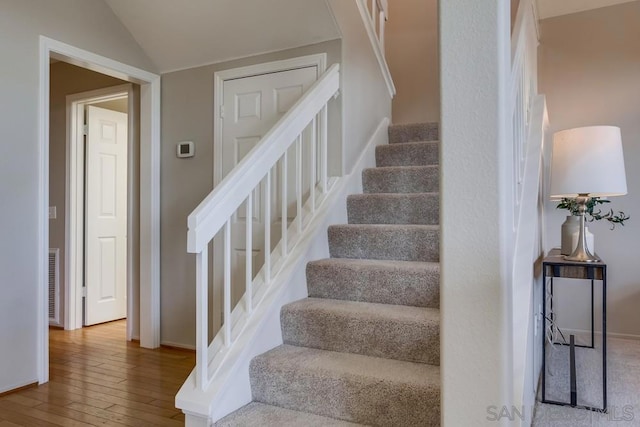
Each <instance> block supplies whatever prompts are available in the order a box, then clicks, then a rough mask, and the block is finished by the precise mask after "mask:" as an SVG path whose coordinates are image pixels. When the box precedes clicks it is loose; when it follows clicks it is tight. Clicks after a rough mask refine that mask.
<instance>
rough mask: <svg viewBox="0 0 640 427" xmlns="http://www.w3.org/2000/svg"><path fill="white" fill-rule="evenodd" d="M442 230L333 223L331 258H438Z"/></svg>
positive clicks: (403, 259)
mask: <svg viewBox="0 0 640 427" xmlns="http://www.w3.org/2000/svg"><path fill="white" fill-rule="evenodd" d="M439 234H440V233H439V231H438V230H437V229H434V228H432V227H428V226H409V225H407V226H388V227H385V226H357V225H352V226H331V227H329V253H330V254H331V257H332V258H357V259H384V260H398V261H428V262H437V261H438V260H439V244H440V243H439V241H440V236H439Z"/></svg>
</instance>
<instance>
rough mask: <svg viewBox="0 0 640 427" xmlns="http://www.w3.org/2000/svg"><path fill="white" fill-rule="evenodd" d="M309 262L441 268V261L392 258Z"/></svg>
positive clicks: (363, 266) (413, 268) (404, 268)
mask: <svg viewBox="0 0 640 427" xmlns="http://www.w3.org/2000/svg"><path fill="white" fill-rule="evenodd" d="M309 264H318V265H331V264H343V265H348V266H353V267H356V266H358V267H362V268H375V267H378V268H395V269H402V270H414V271H423V270H433V269H437V270H439V269H440V263H438V262H429V261H404V260H392V259H358V258H324V259H319V260H315V261H310V262H309Z"/></svg>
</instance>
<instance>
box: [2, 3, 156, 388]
mask: <svg viewBox="0 0 640 427" xmlns="http://www.w3.org/2000/svg"><path fill="white" fill-rule="evenodd" d="M0 10H1V11H2V13H0V58H2V66H1V67H0V129H2V133H1V135H0V151H1V152H2V155H0V200H2V201H3V202H4V207H3V209H2V211H1V212H0V224H1V225H0V227H1V229H0V277H1V278H0V281H1V282H0V288H2V293H3V295H2V298H0V325H2V327H0V392H2V391H5V390H7V389H11V388H15V387H19V386H22V385H25V384H28V383H31V382H34V381H36V380H37V379H38V366H37V356H38V340H37V338H38V337H37V331H38V323H37V322H38V316H39V314H40V315H42V314H44V313H39V310H40V307H38V306H37V295H38V285H39V277H38V265H37V263H36V260H37V257H36V255H37V254H38V252H39V247H38V224H39V218H40V217H41V215H42V212H40V211H39V208H40V202H41V201H40V200H39V199H38V197H39V196H38V185H39V174H38V171H39V159H40V158H39V145H38V123H39V114H38V88H39V72H38V70H39V66H40V64H39V59H38V54H39V41H38V36H39V35H41V34H42V35H45V36H48V37H50V38H53V39H56V40H59V41H62V42H65V43H69V44H71V45H74V46H77V47H80V48H82V49H86V50H89V51H92V52H95V53H97V54H100V55H103V56H107V57H111V58H113V59H115V60H118V61H121V62H124V63H127V64H130V65H133V66H136V67H139V68H142V69H146V70H149V71H153V70H154V66H153V64H152V63H151V62H150V61H149V60H148V58H147V57H146V56H145V54H144V53H143V52H142V51H141V50H140V48H139V47H138V45H137V44H136V42H135V40H133V38H132V37H131V36H130V34H129V32H128V31H126V29H125V28H124V27H123V26H122V25H121V24H120V22H119V21H118V20H117V19H116V18H115V16H114V15H113V13H112V12H111V9H109V7H108V6H107V5H106V4H105V3H104V2H103V1H101V0H59V1H55V2H52V1H49V0H27V1H25V0H0ZM45 316H46V315H45Z"/></svg>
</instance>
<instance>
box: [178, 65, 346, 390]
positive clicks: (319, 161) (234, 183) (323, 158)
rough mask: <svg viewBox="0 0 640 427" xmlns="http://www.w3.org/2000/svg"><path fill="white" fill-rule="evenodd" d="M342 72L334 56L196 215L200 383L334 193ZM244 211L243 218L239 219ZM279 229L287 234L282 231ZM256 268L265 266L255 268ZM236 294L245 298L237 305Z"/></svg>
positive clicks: (192, 225) (192, 240) (192, 223)
mask: <svg viewBox="0 0 640 427" xmlns="http://www.w3.org/2000/svg"><path fill="white" fill-rule="evenodd" d="M339 80H340V77H339V65H337V64H335V65H333V66H332V67H331V68H329V70H327V71H326V72H325V73H324V74H323V75H322V76H321V77H320V79H319V80H318V81H317V82H316V83H315V84H314V85H313V86H312V87H311V88H310V89H309V90H308V91H307V92H306V93H305V94H304V95H303V96H302V97H301V98H300V99H299V100H298V102H296V103H295V104H294V105H293V107H291V109H290V110H289V111H288V112H287V113H286V114H285V115H284V116H283V117H282V118H281V119H280V120H279V121H278V122H277V123H276V125H275V126H274V127H273V128H272V129H271V130H270V131H269V132H268V133H267V134H266V135H265V136H264V137H263V138H262V139H261V140H260V141H259V142H258V144H257V145H256V146H255V147H254V148H253V149H252V150H251V151H250V152H249V153H248V154H247V155H246V156H245V157H244V158H243V159H242V160H241V161H240V163H238V165H237V166H236V167H235V168H234V169H233V170H232V171H231V172H230V173H229V174H228V175H227V176H226V177H225V178H224V179H223V181H222V182H221V183H220V184H219V185H218V186H217V187H216V188H215V189H214V190H213V191H212V192H211V193H210V194H209V195H208V196H207V197H206V198H205V199H204V200H203V201H202V202H201V203H200V205H198V207H197V208H196V209H195V210H194V211H193V212H192V213H191V215H189V218H188V228H189V230H188V235H187V250H188V251H189V252H191V253H195V254H196V269H197V271H196V300H197V302H196V368H195V371H196V372H195V373H196V375H195V378H196V388H197V389H200V390H202V391H205V390H206V389H207V388H208V387H209V385H210V384H211V382H212V380H213V378H214V375H215V374H216V372H217V371H218V369H219V368H220V366H221V364H222V363H223V362H224V360H225V358H226V357H227V355H228V354H229V353H230V351H231V349H232V348H233V346H234V343H235V342H236V341H237V338H238V336H239V335H240V334H241V333H242V331H243V328H244V326H245V325H246V324H247V322H248V320H249V319H250V318H251V316H252V315H253V313H254V312H255V309H256V307H258V305H259V304H260V302H261V298H262V297H264V295H265V292H266V290H267V288H269V286H270V285H271V284H272V283H273V281H274V280H275V278H276V277H277V274H278V272H279V271H280V270H281V269H282V267H283V265H285V262H286V259H287V256H289V255H290V254H291V252H292V250H293V249H294V247H295V245H296V244H297V243H298V242H299V241H300V239H301V237H302V235H303V233H304V231H305V229H306V227H307V226H308V225H309V223H310V222H311V220H312V219H313V217H314V215H315V213H316V210H317V208H318V207H319V206H320V205H321V204H322V202H323V201H324V200H325V199H326V197H327V192H328V191H329V189H330V188H331V185H332V184H331V183H332V180H330V179H329V177H328V159H327V152H328V150H327V125H328V123H327V120H328V117H327V104H328V102H329V101H330V100H331V98H332V97H334V96H335V95H337V93H338V90H339ZM255 203H261V206H262V207H263V211H262V215H261V216H262V217H263V220H262V221H258V222H257V224H259V226H260V229H258V230H256V229H254V221H253V220H252V218H253V212H254V207H255ZM243 205H244V206H243ZM278 208H279V209H280V212H279V213H278ZM292 212H293V213H294V214H293V216H292ZM243 214H244V218H245V220H244V224H242V222H243V221H241V220H240V219H241V218H242V215H243ZM278 220H279V221H280V226H279V233H275V232H274V230H273V229H276V230H277V227H275V225H276V224H277V222H278ZM238 224H241V225H238ZM242 228H244V230H242ZM234 230H236V231H237V230H241V231H242V233H239V234H244V236H243V237H244V239H242V237H240V238H239V239H238V236H232V233H233V232H234ZM220 234H221V235H222V236H221V237H222V241H223V243H222V246H223V249H222V252H223V254H215V255H216V256H222V258H223V277H224V279H223V282H224V283H223V323H222V328H221V329H220V330H219V331H218V333H217V334H216V335H215V336H214V337H213V340H211V341H210V340H209V334H210V332H214V331H215V329H214V324H215V323H216V322H215V320H214V321H211V324H210V318H212V316H209V314H210V311H209V310H210V304H209V293H208V287H209V268H208V248H209V243H210V242H211V241H212V240H213V239H214V237H216V235H220ZM275 234H280V236H278V238H279V239H278V238H276V236H275ZM233 237H236V239H235V241H238V240H240V241H243V243H244V249H243V250H242V249H240V251H241V252H242V251H244V254H243V255H244V259H245V260H246V261H245V263H244V264H245V265H244V268H239V266H238V265H235V267H234V265H233V264H232V250H233V251H234V252H237V251H238V249H237V248H236V247H235V246H233V245H232V238H233ZM256 239H259V240H260V241H259V242H258V241H257V240H256ZM256 244H257V245H259V246H260V247H261V248H263V249H262V253H263V254H264V262H263V263H262V264H261V265H254V262H253V256H252V255H253V248H254V247H255V246H256ZM241 255H242V254H241ZM240 259H242V257H240ZM232 269H233V271H232ZM256 270H259V271H257V273H254V272H255V271H256ZM232 279H235V280H232ZM241 279H242V280H241ZM241 281H243V282H244V286H245V289H244V293H243V294H242V296H241V297H240V298H233V295H236V294H237V293H238V289H237V288H238V283H237V282H241ZM234 299H237V300H238V301H237V305H236V306H235V308H234V307H233V306H232V304H233V303H235V302H236V301H234Z"/></svg>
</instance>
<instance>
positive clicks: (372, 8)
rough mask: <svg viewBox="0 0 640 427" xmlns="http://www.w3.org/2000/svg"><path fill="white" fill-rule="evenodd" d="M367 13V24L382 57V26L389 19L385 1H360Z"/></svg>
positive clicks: (387, 6)
mask: <svg viewBox="0 0 640 427" xmlns="http://www.w3.org/2000/svg"><path fill="white" fill-rule="evenodd" d="M360 1H361V2H362V3H363V4H364V5H365V7H366V8H367V11H368V12H369V22H370V23H371V26H372V27H373V29H374V31H375V33H376V36H377V39H378V44H379V45H380V49H381V50H382V54H383V55H384V26H385V24H386V23H387V19H389V5H388V3H387V0H360Z"/></svg>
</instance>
